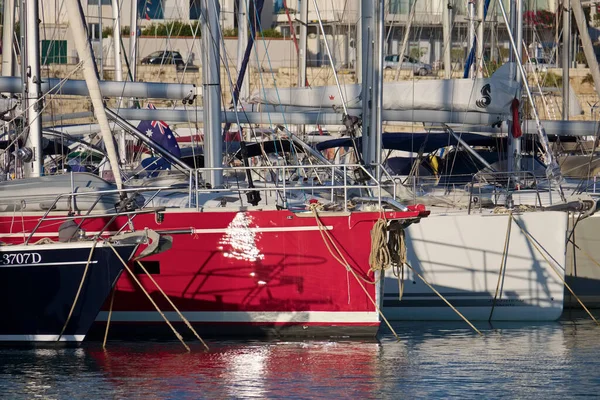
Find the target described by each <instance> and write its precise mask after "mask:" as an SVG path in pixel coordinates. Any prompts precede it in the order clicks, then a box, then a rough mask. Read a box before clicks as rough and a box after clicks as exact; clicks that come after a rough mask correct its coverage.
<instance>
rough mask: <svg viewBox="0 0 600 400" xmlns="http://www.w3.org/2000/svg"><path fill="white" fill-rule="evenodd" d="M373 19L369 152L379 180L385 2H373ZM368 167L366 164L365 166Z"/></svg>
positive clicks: (381, 0) (380, 0)
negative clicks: (373, 41) (371, 103)
mask: <svg viewBox="0 0 600 400" xmlns="http://www.w3.org/2000/svg"><path fill="white" fill-rule="evenodd" d="M374 8H375V10H374V11H375V13H374V14H375V18H374V20H373V22H374V25H375V29H374V34H375V35H374V39H375V43H374V48H373V56H374V60H375V61H374V63H373V77H372V79H373V81H372V82H373V83H372V90H373V95H372V96H373V97H372V102H373V103H374V105H375V109H374V110H373V112H372V113H371V119H372V120H371V137H370V142H371V143H370V146H369V151H370V152H371V160H370V161H371V163H373V164H377V175H376V177H377V179H379V164H380V162H381V133H382V130H383V126H382V125H381V108H382V106H383V57H384V54H383V52H384V48H383V45H384V38H385V32H384V31H385V0H378V1H374ZM367 165H368V164H367Z"/></svg>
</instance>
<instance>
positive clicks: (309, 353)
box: [0, 316, 600, 399]
mask: <svg viewBox="0 0 600 400" xmlns="http://www.w3.org/2000/svg"><path fill="white" fill-rule="evenodd" d="M393 326H394V329H395V330H396V332H397V333H398V335H399V337H400V340H399V341H397V340H396V339H395V337H394V336H393V335H392V333H391V332H389V331H384V332H382V333H381V335H380V336H379V338H378V340H372V341H344V340H336V341H329V340H328V341H273V340H270V341H250V340H248V341H240V340H236V341H227V340H216V339H211V340H209V341H208V345H209V346H210V350H209V351H204V350H203V349H202V347H201V345H200V344H199V343H193V344H192V343H191V342H190V344H191V348H192V351H191V352H190V353H187V352H186V351H185V350H184V349H183V347H182V346H181V344H180V343H179V342H177V341H173V342H122V341H110V340H109V342H108V344H107V348H106V350H103V349H102V346H101V343H98V342H88V343H85V344H83V345H82V346H80V347H78V348H0V396H1V397H3V398H10V399H21V398H23V399H31V398H44V399H52V398H59V399H79V398H81V399H90V398H103V399H104V398H144V399H154V398H161V399H162V398H169V399H200V398H203V399H221V398H261V399H271V398H348V399H371V398H373V399H375V398H378V399H379V398H425V397H428V398H431V397H433V398H447V397H450V396H456V397H461V398H475V397H477V398H481V397H482V396H483V398H500V397H507V398H540V397H541V396H544V397H545V398H565V397H569V398H571V397H577V396H590V397H592V396H594V397H596V396H597V395H598V394H597V393H598V388H599V387H600V340H598V338H599V337H600V327H598V326H596V325H595V324H594V323H593V322H592V321H591V320H589V318H588V319H585V318H584V317H583V316H581V317H580V316H577V317H576V318H563V319H562V320H560V321H558V322H554V323H543V324H508V323H506V324H502V325H498V324H494V325H493V326H490V325H487V324H482V323H480V324H478V325H477V327H478V328H479V329H481V330H482V333H483V336H479V335H477V334H476V333H474V332H473V331H472V330H470V329H469V328H468V326H466V325H465V324H463V323H458V322H456V323H454V322H452V323H441V322H439V323H400V322H399V323H395V324H394V325H393Z"/></svg>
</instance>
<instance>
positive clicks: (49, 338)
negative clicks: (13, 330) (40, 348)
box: [0, 334, 85, 342]
mask: <svg viewBox="0 0 600 400" xmlns="http://www.w3.org/2000/svg"><path fill="white" fill-rule="evenodd" d="M58 337H59V335H39V334H33V335H0V342H56V341H57V340H58ZM83 339H85V335H62V336H61V337H60V341H61V342H82V341H83Z"/></svg>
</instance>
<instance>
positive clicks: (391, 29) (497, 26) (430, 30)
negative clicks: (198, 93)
mask: <svg viewBox="0 0 600 400" xmlns="http://www.w3.org/2000/svg"><path fill="white" fill-rule="evenodd" d="M134 1H137V3H136V4H137V10H138V11H137V13H138V27H139V29H144V30H145V31H146V33H148V35H147V36H148V37H147V38H146V39H147V40H145V41H144V43H145V44H144V46H147V47H148V48H140V51H139V55H140V56H144V55H146V53H149V52H150V51H151V50H152V49H156V48H168V47H169V46H171V45H172V42H173V40H174V39H173V38H174V37H175V36H177V32H171V37H170V38H169V37H167V38H165V37H164V35H158V34H157V35H154V36H155V37H154V41H153V42H152V43H151V42H150V41H148V40H150V39H151V38H152V36H153V35H152V29H153V27H154V28H155V29H156V28H157V27H158V26H159V24H164V23H167V22H169V21H179V22H181V23H182V24H193V23H194V22H195V21H197V20H198V18H199V14H200V0H134ZM238 1H241V0H223V1H221V25H222V29H223V32H224V33H232V32H233V31H234V30H235V29H236V27H237V2H238ZM250 1H252V0H250ZM299 1H308V10H309V13H308V45H307V47H308V54H307V59H308V63H309V65H311V66H319V65H324V64H327V63H328V62H329V61H328V58H327V56H326V54H325V51H324V48H325V46H324V39H323V35H322V34H321V31H320V29H319V27H318V24H317V14H316V11H315V9H314V7H313V1H312V0H289V1H287V8H286V7H285V5H286V3H284V0H265V5H264V9H263V13H262V29H263V30H265V29H270V28H275V29H276V30H277V31H279V32H280V33H281V34H282V35H283V37H284V38H290V37H291V33H292V32H293V30H292V28H291V27H290V23H289V20H290V19H291V21H293V22H292V25H293V26H294V28H293V29H296V30H298V23H297V22H294V21H296V20H297V19H299V13H298V8H299ZM467 1H468V0H462V1H460V0H449V2H448V0H388V1H387V2H386V25H387V26H386V54H395V53H397V52H399V50H400V47H401V43H402V41H403V39H404V36H405V31H406V25H407V22H408V21H409V18H410V14H411V12H410V11H411V8H412V7H413V5H414V6H415V13H414V19H413V21H412V26H411V28H410V32H409V34H408V46H407V51H406V52H407V53H408V54H409V55H411V56H413V57H414V58H418V59H420V60H421V61H422V62H425V63H430V64H432V65H434V67H436V66H438V65H439V64H440V60H441V59H442V53H443V48H444V42H443V34H442V12H443V11H444V10H446V9H447V8H448V7H450V8H451V10H452V14H453V41H452V58H453V62H455V61H456V62H461V61H462V60H464V59H465V58H466V53H467V48H468V43H467V29H468V18H467V16H466V10H467ZM471 1H483V0H471ZM503 1H504V3H505V5H506V7H507V9H508V0H503ZM556 1H557V0H528V1H526V2H525V3H526V9H527V10H531V11H533V12H537V11H539V10H549V11H550V12H551V11H552V10H555V9H556V7H557V4H556V3H555V2H556ZM42 3H43V6H41V7H40V18H41V19H42V24H41V26H40V27H41V32H40V38H41V39H42V57H43V62H45V63H68V62H73V61H74V60H75V57H76V53H75V52H74V46H73V44H72V43H71V40H70V38H69V32H68V21H67V17H66V10H65V9H64V6H62V5H61V4H62V2H60V1H59V0H56V1H54V2H53V3H56V6H55V7H51V6H48V4H47V3H48V2H45V1H44V2H41V4H42ZM111 4H112V1H111V0H83V1H82V5H83V8H84V12H85V13H86V16H87V21H88V28H89V34H90V37H91V38H92V39H93V40H94V42H95V47H96V49H95V50H96V54H97V56H100V54H101V55H102V58H103V59H104V61H103V64H106V65H111V57H113V56H112V54H114V52H113V51H112V50H111V44H110V41H105V42H109V43H103V51H102V52H100V51H99V43H100V37H101V35H102V32H103V31H104V33H105V35H106V34H108V33H109V32H111V31H112V26H113V22H114V20H113V12H112V5H111ZM123 4H124V5H123V8H122V9H121V12H120V16H121V18H120V19H121V27H122V28H128V27H129V26H130V25H131V22H130V21H131V6H130V5H131V3H130V2H128V1H124V2H123ZM125 4H127V6H125ZM317 4H318V7H319V12H320V14H321V18H322V20H323V24H324V30H325V34H326V37H327V40H328V43H329V45H330V47H331V49H332V52H333V54H332V56H333V60H334V63H335V65H336V67H338V68H348V67H352V66H353V65H354V64H355V62H356V59H357V55H356V43H357V40H359V39H358V38H357V34H356V32H357V26H358V24H359V23H360V5H361V0H317ZM415 4H416V5H415ZM288 14H289V15H288ZM488 14H489V15H488V17H487V19H486V22H487V23H486V27H485V32H486V33H485V38H484V41H485V57H486V58H487V59H497V58H505V57H506V56H507V50H506V49H507V48H508V40H507V36H506V30H505V28H504V27H503V24H502V23H501V21H502V19H501V17H499V16H500V12H499V7H497V6H496V2H495V1H491V3H490V9H489V12H488ZM527 29H528V30H527V32H528V33H527V34H526V38H527V41H528V42H530V43H545V42H548V41H549V40H550V41H552V42H553V41H554V40H553V37H554V34H553V33H550V34H548V32H552V31H553V30H555V26H546V25H544V26H538V27H535V26H533V25H528V26H527ZM124 30H128V29H124ZM539 31H544V32H539ZM156 32H158V29H156ZM123 40H124V45H125V49H127V48H128V47H127V41H128V35H124V36H123ZM181 43H183V42H181ZM186 43H187V44H185V45H181V49H179V51H180V52H181V53H182V55H183V56H184V58H190V59H192V60H197V59H198V57H197V54H198V53H199V51H200V50H199V49H198V48H196V49H195V48H194V46H196V45H195V44H189V42H186ZM140 46H142V45H140ZM535 47H536V48H537V46H535ZM542 47H543V46H542ZM502 49H505V50H502ZM233 52H234V51H233ZM277 56H278V55H277V54H275V55H271V57H277ZM284 56H285V57H287V58H288V59H289V61H290V62H292V58H293V57H289V55H287V54H286V55H284Z"/></svg>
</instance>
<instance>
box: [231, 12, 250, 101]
mask: <svg viewBox="0 0 600 400" xmlns="http://www.w3.org/2000/svg"><path fill="white" fill-rule="evenodd" d="M252 17H253V16H251V15H248V0H239V2H238V48H237V69H238V73H240V71H241V70H242V63H243V62H244V53H245V52H246V47H247V46H248V18H252ZM249 94H250V81H249V80H248V79H244V80H243V82H242V86H241V87H240V94H239V96H238V97H239V98H241V99H247V98H248V95H249ZM234 106H237V104H234Z"/></svg>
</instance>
